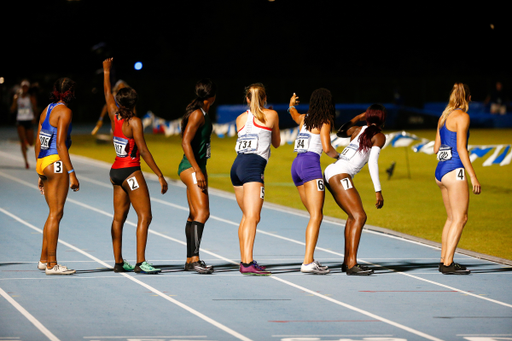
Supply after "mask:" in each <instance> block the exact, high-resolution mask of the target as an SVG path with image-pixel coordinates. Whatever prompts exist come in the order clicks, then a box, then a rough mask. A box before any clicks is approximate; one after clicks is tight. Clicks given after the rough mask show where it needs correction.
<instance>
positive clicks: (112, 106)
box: [103, 58, 117, 130]
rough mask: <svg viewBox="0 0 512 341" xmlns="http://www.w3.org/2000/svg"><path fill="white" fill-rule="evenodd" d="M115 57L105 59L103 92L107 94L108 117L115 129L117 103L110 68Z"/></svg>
mask: <svg viewBox="0 0 512 341" xmlns="http://www.w3.org/2000/svg"><path fill="white" fill-rule="evenodd" d="M113 59H114V58H107V59H105V60H104V61H103V92H104V94H105V102H107V104H106V106H107V111H108V117H109V118H110V122H111V124H112V130H114V123H115V119H114V115H115V113H116V112H117V105H116V100H115V99H114V96H113V95H112V86H111V84H110V69H111V68H112V61H113Z"/></svg>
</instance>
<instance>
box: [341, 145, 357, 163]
mask: <svg viewBox="0 0 512 341" xmlns="http://www.w3.org/2000/svg"><path fill="white" fill-rule="evenodd" d="M356 152H357V146H356V145H352V144H349V145H348V146H346V147H345V149H343V151H342V152H341V153H340V157H339V158H340V159H343V160H347V161H348V160H350V159H351V158H352V157H354V155H356Z"/></svg>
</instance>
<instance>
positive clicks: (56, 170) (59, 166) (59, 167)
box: [53, 161, 62, 173]
mask: <svg viewBox="0 0 512 341" xmlns="http://www.w3.org/2000/svg"><path fill="white" fill-rule="evenodd" d="M53 172H54V173H62V161H56V162H55V163H54V164H53Z"/></svg>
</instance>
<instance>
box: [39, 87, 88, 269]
mask: <svg viewBox="0 0 512 341" xmlns="http://www.w3.org/2000/svg"><path fill="white" fill-rule="evenodd" d="M74 98H75V82H73V81H72V80H71V79H69V78H61V79H59V80H57V81H56V82H55V84H54V87H53V92H52V94H51V97H50V100H51V101H52V103H51V104H50V105H49V106H48V107H46V109H45V110H43V112H42V113H41V117H40V119H39V127H38V131H37V135H38V136H39V139H37V140H36V147H35V152H36V157H37V165H36V171H37V173H38V174H39V189H40V191H41V193H42V194H44V197H45V199H46V202H47V204H48V207H49V209H50V212H49V214H48V218H47V219H46V223H45V225H44V230H43V246H42V251H41V258H40V260H39V264H38V268H39V269H40V270H45V272H46V274H47V275H70V274H73V273H75V270H72V269H68V268H67V267H65V266H63V265H60V264H57V241H58V238H59V225H60V221H61V219H62V215H63V213H64V203H65V202H66V197H67V195H68V190H69V188H71V189H72V190H73V191H78V189H79V188H80V184H79V182H78V179H77V177H76V173H75V170H74V169H73V165H72V164H71V160H70V158H69V153H68V148H69V147H70V145H71V138H70V134H71V119H72V116H73V114H72V112H71V110H70V109H69V108H68V104H69V103H70V102H71V101H72V100H73V99H74Z"/></svg>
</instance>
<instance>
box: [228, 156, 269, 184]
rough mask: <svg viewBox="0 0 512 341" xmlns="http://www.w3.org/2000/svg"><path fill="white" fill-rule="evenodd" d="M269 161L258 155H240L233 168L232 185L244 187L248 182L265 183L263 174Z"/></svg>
mask: <svg viewBox="0 0 512 341" xmlns="http://www.w3.org/2000/svg"><path fill="white" fill-rule="evenodd" d="M266 166H267V160H265V159H264V158H262V157H261V156H259V155H256V154H238V156H237V157H236V159H235V162H233V166H231V174H230V175H231V183H232V184H233V186H243V184H245V183H248V182H261V183H264V181H263V173H264V172H265V167H266Z"/></svg>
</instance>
